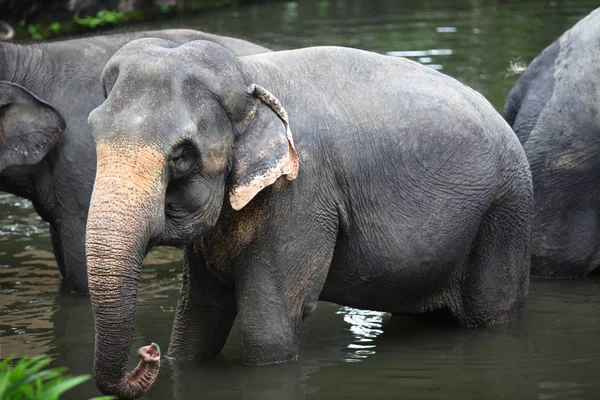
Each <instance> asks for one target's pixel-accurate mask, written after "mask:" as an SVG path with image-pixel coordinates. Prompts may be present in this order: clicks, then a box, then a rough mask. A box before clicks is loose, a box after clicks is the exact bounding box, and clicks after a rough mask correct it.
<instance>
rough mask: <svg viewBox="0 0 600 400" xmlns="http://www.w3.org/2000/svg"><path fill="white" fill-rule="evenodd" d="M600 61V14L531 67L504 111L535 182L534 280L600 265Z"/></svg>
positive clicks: (567, 275)
mask: <svg viewBox="0 0 600 400" xmlns="http://www.w3.org/2000/svg"><path fill="white" fill-rule="evenodd" d="M599 59H600V8H599V9H596V10H595V11H593V12H592V13H591V14H589V15H588V16H587V17H585V18H583V19H582V20H581V21H579V22H578V23H577V24H576V25H575V26H573V27H572V28H571V29H570V30H568V31H567V32H565V33H564V34H563V35H562V36H560V37H559V38H558V39H557V40H556V41H555V42H554V43H552V44H551V45H550V46H548V47H547V48H546V49H545V50H544V51H542V53H541V54H540V55H538V56H537V57H536V58H535V59H534V60H533V61H532V62H531V64H530V65H529V66H528V67H527V69H526V70H525V72H524V73H523V75H522V76H521V77H520V78H519V79H518V80H517V82H516V83H515V85H514V87H513V88H512V90H511V91H510V93H509V95H508V98H507V100H506V104H505V106H504V118H505V119H506V121H507V122H508V123H509V124H510V125H511V126H512V128H513V130H514V131H515V133H516V134H517V136H518V138H519V140H520V142H521V144H522V145H523V148H524V149H525V153H526V154H527V158H528V160H529V163H530V166H531V173H532V176H533V186H534V204H535V206H534V214H533V234H532V244H531V253H532V254H531V275H532V276H538V277H542V278H547V279H560V278H578V277H584V276H586V275H588V274H589V273H591V272H592V271H593V270H595V269H596V268H597V267H598V265H600V200H599V199H600V162H598V161H596V158H597V155H598V154H600V146H599V144H598V138H597V136H596V135H597V134H598V133H600V116H599V111H600V91H599V89H598V88H599V85H600V82H598V77H599V76H600V65H599V63H598V60H599Z"/></svg>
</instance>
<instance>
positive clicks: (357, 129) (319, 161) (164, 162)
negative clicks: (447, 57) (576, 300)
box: [86, 39, 533, 398]
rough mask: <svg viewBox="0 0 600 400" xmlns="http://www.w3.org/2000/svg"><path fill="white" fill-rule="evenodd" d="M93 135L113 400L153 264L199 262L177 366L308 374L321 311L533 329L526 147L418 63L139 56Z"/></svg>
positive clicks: (178, 338) (177, 335)
mask: <svg viewBox="0 0 600 400" xmlns="http://www.w3.org/2000/svg"><path fill="white" fill-rule="evenodd" d="M102 80H103V85H104V88H105V90H106V92H107V93H108V96H107V99H106V101H105V102H104V103H103V104H102V105H101V106H99V107H98V108H96V109H95V110H94V111H93V112H92V113H91V114H90V117H89V123H90V127H91V132H92V136H93V137H94V140H95V142H96V146H97V157H98V173H97V175H96V181H95V183H94V191H93V194H92V200H91V204H90V213H89V216H88V225H87V231H86V252H87V253H86V254H87V262H88V273H89V280H90V293H91V297H92V307H93V312H94V317H95V318H94V321H95V328H96V348H95V356H94V360H95V361H94V377H95V380H96V384H97V385H98V387H99V388H100V389H101V391H102V392H104V393H110V394H117V395H119V396H121V397H125V398H135V397H138V396H141V395H142V394H143V393H144V392H145V391H146V390H147V389H148V388H149V386H150V385H151V384H152V382H153V381H154V380H155V379H156V377H157V375H158V369H159V366H160V351H159V348H158V346H156V345H155V344H152V345H150V346H145V347H142V348H141V349H140V351H139V352H138V354H139V355H140V357H141V358H142V361H141V362H140V364H139V365H138V367H137V368H136V369H135V370H134V371H133V372H131V373H129V374H128V373H127V371H126V368H127V355H128V352H129V349H130V346H131V338H132V334H133V328H134V321H135V308H136V297H137V288H138V281H139V276H140V269H141V266H142V260H143V259H144V256H145V255H146V253H147V252H148V251H149V250H150V248H152V247H153V246H156V245H169V246H184V245H186V246H187V248H186V258H185V266H184V271H185V272H184V280H183V283H182V291H181V294H180V299H179V303H178V307H177V312H176V320H175V323H174V328H173V333H172V340H171V345H170V348H169V354H170V356H172V357H175V358H185V359H190V358H194V359H209V358H211V357H214V356H215V355H217V354H218V353H219V352H220V351H221V349H222V347H223V345H224V343H225V340H226V338H227V335H228V332H229V330H230V328H231V325H232V323H233V321H234V319H235V318H236V316H237V318H238V319H239V321H240V323H241V328H242V332H243V333H242V347H243V349H242V353H243V358H244V361H245V362H246V363H249V364H267V363H277V362H284V361H287V360H293V359H295V358H296V357H297V355H298V332H299V329H300V326H301V321H302V319H303V318H304V317H306V316H307V315H308V314H309V313H310V312H311V311H312V310H313V309H314V308H315V307H316V305H317V300H318V299H323V300H327V301H332V302H336V303H340V304H345V305H348V306H352V307H358V308H368V309H373V310H381V311H388V312H391V313H424V312H429V311H434V310H447V311H449V312H450V314H451V315H452V316H454V318H455V319H456V320H457V321H458V322H459V323H460V324H462V325H464V326H468V327H475V326H485V325H491V324H495V323H502V322H506V321H510V320H513V319H515V318H519V317H521V316H522V315H523V309H524V306H525V299H526V295H527V289H528V279H529V236H530V222H531V221H530V220H531V212H532V201H533V194H532V184H531V176H530V172H529V167H528V164H527V159H526V157H525V154H524V152H523V149H522V147H521V145H520V144H519V141H518V140H517V137H516V136H515V134H514V133H513V132H512V130H511V129H510V127H509V126H508V125H507V124H506V122H505V121H504V120H503V119H502V117H501V116H500V115H499V114H498V113H497V112H496V111H495V110H494V109H493V107H492V106H491V105H490V104H489V103H488V102H487V101H486V100H485V99H484V98H483V97H482V96H481V95H480V94H478V93H477V92H475V91H473V90H472V89H470V88H468V87H466V86H464V85H462V84H460V83H459V82H457V81H456V80H454V79H452V78H449V77H447V76H445V75H443V74H441V73H438V72H436V71H434V70H431V69H429V68H427V67H425V66H422V65H420V64H418V63H415V62H412V61H408V60H405V59H400V58H393V57H387V56H382V55H378V54H374V53H369V52H365V51H360V50H353V49H347V48H338V47H322V48H319V47H315V48H308V49H301V50H294V51H283V52H276V53H266V54H263V55H256V56H247V57H236V56H235V55H234V54H233V53H231V52H230V51H229V50H227V49H226V48H225V47H223V46H220V45H218V44H215V43H211V42H207V41H195V42H190V43H188V44H185V45H181V46H180V45H178V44H177V43H173V42H170V41H167V40H159V39H140V40H137V41H134V42H131V43H129V44H128V45H126V46H124V47H123V48H122V49H121V50H119V51H118V52H117V53H116V54H115V55H114V56H113V58H111V60H110V61H109V62H108V63H107V66H106V67H105V69H104V72H103V78H102Z"/></svg>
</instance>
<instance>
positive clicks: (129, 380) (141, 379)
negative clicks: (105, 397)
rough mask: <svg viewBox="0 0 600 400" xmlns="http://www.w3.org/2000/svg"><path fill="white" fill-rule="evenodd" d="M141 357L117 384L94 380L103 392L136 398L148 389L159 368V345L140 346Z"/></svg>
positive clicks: (121, 397) (124, 397) (123, 397)
mask: <svg viewBox="0 0 600 400" xmlns="http://www.w3.org/2000/svg"><path fill="white" fill-rule="evenodd" d="M137 354H138V356H139V357H140V358H141V360H140V362H139V363H138V365H137V367H135V369H134V370H133V371H131V372H130V373H129V374H127V376H125V378H124V379H123V380H121V381H120V382H118V383H117V384H110V383H108V384H107V383H106V382H96V383H97V385H98V388H99V389H100V391H101V392H102V393H104V394H110V395H116V396H118V397H119V398H120V399H137V398H138V397H142V396H143V395H144V393H146V392H147V391H148V389H150V387H151V386H152V384H153V383H154V381H155V380H156V378H157V377H158V372H159V370H160V347H158V345H157V344H156V343H152V344H150V345H148V346H143V347H140V348H139V350H138V352H137Z"/></svg>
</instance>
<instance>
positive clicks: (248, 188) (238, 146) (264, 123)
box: [230, 84, 299, 210]
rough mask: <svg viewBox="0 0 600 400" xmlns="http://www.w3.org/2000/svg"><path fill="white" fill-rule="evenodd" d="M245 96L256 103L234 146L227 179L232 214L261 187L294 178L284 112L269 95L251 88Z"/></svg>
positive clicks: (294, 156)
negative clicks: (228, 180) (252, 97)
mask: <svg viewBox="0 0 600 400" xmlns="http://www.w3.org/2000/svg"><path fill="white" fill-rule="evenodd" d="M247 93H248V94H249V95H251V96H255V97H257V98H258V99H259V100H260V102H259V103H257V104H256V106H255V107H253V108H252V110H251V111H250V115H248V117H247V119H248V123H247V125H246V126H247V127H246V129H245V130H244V132H242V133H241V135H240V137H239V138H238V140H237V141H236V142H235V144H234V152H233V155H234V164H233V170H232V173H231V176H230V179H231V181H230V182H231V190H230V201H231V206H232V207H233V209H234V210H240V209H242V208H243V207H244V206H245V205H246V204H248V202H250V200H252V199H253V198H254V196H256V195H257V194H258V192H260V191H261V190H262V189H264V188H265V187H267V186H269V185H272V184H273V183H274V182H275V181H276V180H277V179H278V178H279V177H280V176H282V175H286V176H287V179H288V180H293V179H295V178H296V176H298V166H299V160H298V153H296V148H295V147H294V138H293V137H292V131H291V130H290V124H289V121H288V116H287V112H286V111H285V109H284V108H283V106H282V105H281V103H280V102H279V100H277V98H276V97H275V96H273V94H271V93H270V92H269V91H267V90H266V89H265V88H263V87H261V86H258V85H256V84H252V85H250V86H249V87H248V89H247Z"/></svg>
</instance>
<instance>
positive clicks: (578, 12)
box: [0, 0, 600, 400]
mask: <svg viewBox="0 0 600 400" xmlns="http://www.w3.org/2000/svg"><path fill="white" fill-rule="evenodd" d="M598 6H600V4H599V0H581V1H573V0H572V1H550V2H549V1H540V0H526V1H512V0H511V1H483V0H479V1H478V0H471V1H445V0H432V1H426V0H422V1H400V0H390V1H381V0H338V1H325V0H321V1H311V0H304V1H299V2H287V3H277V4H265V5H258V6H253V7H244V8H237V9H226V10H221V11H217V12H214V13H209V14H203V15H198V16H186V17H185V18H184V17H179V18H176V19H174V20H172V21H161V22H160V23H155V24H151V23H149V24H148V25H146V26H145V27H154V28H166V27H175V26H185V27H193V28H197V29H201V30H206V31H211V32H215V33H222V34H229V35H232V36H239V37H244V38H246V39H249V40H252V41H256V42H258V43H261V44H264V45H266V46H269V47H272V48H274V49H285V48H293V47H302V46H310V45H325V44H327V45H344V46H353V47H358V48H362V49H366V50H372V51H376V52H380V53H387V54H391V55H405V56H410V58H412V59H415V60H418V61H420V62H422V63H424V64H428V65H430V66H432V67H433V68H436V69H440V70H441V71H442V72H444V73H446V74H449V75H451V76H454V77H456V78H458V79H460V80H461V81H463V82H465V83H467V84H468V85H470V86H472V87H474V88H475V89H477V90H479V91H480V92H482V93H483V94H484V95H485V96H486V97H487V98H488V99H489V100H490V101H491V102H492V103H493V104H494V106H495V107H496V108H497V109H498V110H501V108H502V105H503V103H504V99H505V98H506V95H507V94H508V91H509V90H510V88H511V87H512V85H513V83H514V81H515V77H514V76H511V75H510V74H509V73H508V72H507V70H506V67H507V66H508V64H509V60H515V59H520V60H522V61H527V62H529V61H531V59H532V58H533V57H535V55H536V54H538V53H539V52H540V51H541V50H542V49H543V48H544V47H546V46H547V45H548V44H550V43H551V42H552V41H553V40H554V39H555V38H556V37H557V36H559V35H560V34H561V33H562V32H563V31H564V30H566V29H568V28H569V27H570V26H572V25H573V24H574V23H575V22H576V21H577V20H578V19H579V18H581V17H582V16H584V15H585V14H587V13H588V12H589V11H591V10H592V9H593V8H595V7H598ZM180 264H181V255H180V253H179V252H178V251H176V250H169V249H158V250H157V251H155V252H153V253H152V254H151V255H150V257H149V259H148V260H147V263H146V267H145V270H144V274H143V279H142V283H141V290H140V293H141V295H140V301H139V305H138V318H137V321H136V333H135V338H134V344H133V347H132V352H131V365H132V366H133V365H135V363H137V360H136V359H135V351H136V350H137V348H138V347H140V346H142V345H146V344H148V343H150V342H152V341H154V342H157V343H159V344H160V345H161V346H162V348H163V350H166V348H167V344H168V342H169V336H170V333H171V323H172V319H173V310H174V307H175V304H176V300H177V294H178V286H179V280H178V274H179V271H180ZM59 284H60V281H59V274H58V269H57V268H56V265H55V262H54V259H53V256H52V254H51V245H50V240H49V233H48V228H47V226H46V224H45V223H43V222H41V221H40V220H39V218H38V217H37V216H36V214H35V212H34V211H33V209H32V208H31V206H30V204H29V203H28V202H27V201H23V200H21V199H17V198H15V197H13V196H10V195H0V356H6V355H8V354H10V353H17V354H19V355H24V354H27V355H34V354H40V353H48V354H50V355H52V356H53V357H54V359H55V364H56V365H61V366H67V367H69V368H70V370H71V372H73V373H89V372H90V371H91V366H92V354H93V343H94V335H93V327H92V316H91V311H90V304H89V300H88V299H87V298H82V297H73V296H67V295H58V294H57V292H58V288H59ZM599 320H600V281H599V280H598V279H597V278H596V279H589V280H581V281H563V282H544V281H533V282H532V284H531V290H530V298H529V305H528V310H527V314H526V316H525V318H524V320H522V321H519V322H516V323H512V324H507V325H503V326H497V327H492V328H487V329H478V330H461V329H458V328H455V327H452V326H447V325H443V324H438V325H432V323H431V321H429V322H424V321H421V320H419V319H413V318H408V317H393V318H392V317H390V316H388V315H386V314H382V313H377V312H370V311H360V310H354V309H349V308H346V307H340V306H338V305H334V304H329V303H321V304H320V305H319V308H318V309H317V311H316V313H315V314H314V315H312V316H311V317H310V318H309V319H307V320H306V322H305V325H304V328H303V335H302V342H301V343H302V344H301V351H300V361H299V362H297V363H293V364H289V365H279V366H274V367H263V368H251V367H246V366H243V365H242V363H241V357H240V332H239V329H238V328H237V327H235V328H234V330H233V332H232V335H231V337H230V339H229V341H228V343H227V345H226V348H225V350H224V353H223V355H221V356H220V357H219V358H218V359H216V360H214V361H212V362H210V363H207V364H204V365H193V364H177V365H169V364H168V363H167V362H165V365H164V366H163V368H162V370H161V375H160V377H159V379H158V381H157V383H156V384H155V386H154V387H153V388H152V390H151V391H150V392H149V394H148V395H147V396H146V397H145V398H146V399H172V398H174V399H196V398H207V399H217V398H218V399H396V398H408V399H508V398H518V399H594V398H598V393H600V380H599V379H598V376H597V373H598V371H600V343H599V340H598V338H600V323H599V322H600V321H599ZM94 395H97V392H96V390H95V387H94V385H93V383H91V382H88V383H87V384H84V385H82V386H81V387H80V388H78V389H76V390H74V391H72V392H70V395H69V396H65V397H64V398H66V399H78V400H79V399H84V398H88V397H92V396H94Z"/></svg>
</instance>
